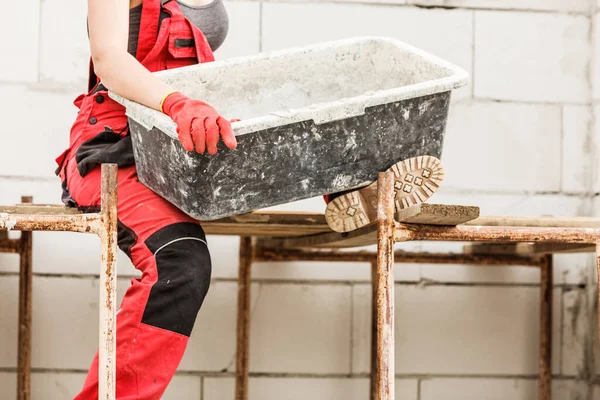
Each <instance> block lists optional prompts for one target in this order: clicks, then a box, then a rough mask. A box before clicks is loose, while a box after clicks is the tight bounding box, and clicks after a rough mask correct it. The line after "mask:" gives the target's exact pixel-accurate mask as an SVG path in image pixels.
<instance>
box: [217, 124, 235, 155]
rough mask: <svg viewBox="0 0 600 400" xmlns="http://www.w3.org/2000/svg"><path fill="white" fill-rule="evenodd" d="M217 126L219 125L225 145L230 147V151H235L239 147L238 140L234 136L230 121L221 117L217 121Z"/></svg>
mask: <svg viewBox="0 0 600 400" xmlns="http://www.w3.org/2000/svg"><path fill="white" fill-rule="evenodd" d="M217 124H218V125H219V130H220V131H221V137H222V138H223V143H225V146H227V147H229V148H230V149H235V148H236V147H237V140H236V138H235V135H234V134H233V128H231V124H230V123H229V121H227V120H226V119H225V118H222V117H219V119H217Z"/></svg>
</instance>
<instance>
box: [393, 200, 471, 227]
mask: <svg viewBox="0 0 600 400" xmlns="http://www.w3.org/2000/svg"><path fill="white" fill-rule="evenodd" d="M478 217H479V207H473V206H453V205H446V204H427V203H422V204H419V205H416V206H414V207H409V208H406V209H404V210H401V211H400V212H398V213H397V214H396V221H398V222H402V223H405V224H426V225H451V226H456V225H460V224H463V223H465V222H468V221H472V220H474V219H476V218H478Z"/></svg>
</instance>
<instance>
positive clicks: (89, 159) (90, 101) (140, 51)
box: [56, 0, 214, 186]
mask: <svg viewBox="0 0 600 400" xmlns="http://www.w3.org/2000/svg"><path fill="white" fill-rule="evenodd" d="M163 1H164V0H163ZM163 1H161V0H144V2H143V4H142V17H141V21H140V34H139V38H138V47H137V54H136V58H137V60H138V61H139V62H140V63H141V64H142V65H144V66H145V67H146V68H147V69H148V70H150V72H156V71H162V70H166V69H172V68H178V67H183V66H188V65H193V64H198V63H203V62H210V61H214V55H213V52H212V50H211V48H210V45H209V44H208V41H207V39H206V37H205V36H204V34H203V33H202V32H201V31H200V29H199V28H197V27H196V26H195V25H193V24H192V23H191V22H190V21H189V20H188V19H187V18H186V17H185V16H184V15H183V13H182V12H181V9H180V8H179V5H178V4H177V1H175V0H167V1H166V2H164V4H162V3H163ZM162 10H164V11H166V12H167V13H168V14H169V16H168V17H167V18H165V19H162V21H161V11H162ZM98 78H100V79H98ZM101 78H102V77H97V76H96V75H95V74H94V67H93V64H92V63H91V62H90V78H89V92H88V93H87V94H82V95H80V96H79V97H78V98H77V99H76V100H75V105H76V106H77V107H78V108H79V114H78V116H77V119H76V121H75V123H74V124H73V127H72V128H71V138H70V146H69V149H67V150H66V151H65V152H63V154H61V155H60V156H59V157H58V158H57V159H56V162H57V164H58V169H57V174H58V175H59V176H60V177H61V179H62V181H63V183H64V182H65V180H66V177H65V174H64V169H65V168H64V167H65V164H66V162H76V163H77V166H78V169H79V172H80V174H81V175H82V176H85V175H87V173H88V172H89V171H90V170H91V169H92V168H95V167H97V166H98V165H100V164H101V163H116V164H119V166H126V165H131V164H133V152H132V148H131V138H130V137H129V129H128V126H127V116H126V115H125V108H124V107H123V106H121V105H120V104H118V103H117V102H115V101H114V100H112V99H111V98H110V97H108V91H107V89H106V88H105V87H104V86H103V85H101V83H100V82H101ZM63 186H65V185H63Z"/></svg>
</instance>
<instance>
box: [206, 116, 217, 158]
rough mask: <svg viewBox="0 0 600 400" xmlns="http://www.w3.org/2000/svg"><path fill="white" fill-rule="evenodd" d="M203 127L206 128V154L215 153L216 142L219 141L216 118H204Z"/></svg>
mask: <svg viewBox="0 0 600 400" xmlns="http://www.w3.org/2000/svg"><path fill="white" fill-rule="evenodd" d="M204 128H205V129H206V147H207V148H208V154H216V153H217V144H218V143H219V126H218V125H217V118H216V117H208V118H206V119H205V120H204Z"/></svg>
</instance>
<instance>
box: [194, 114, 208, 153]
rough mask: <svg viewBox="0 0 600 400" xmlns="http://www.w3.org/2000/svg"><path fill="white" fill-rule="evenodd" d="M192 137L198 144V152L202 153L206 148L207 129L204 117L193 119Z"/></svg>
mask: <svg viewBox="0 0 600 400" xmlns="http://www.w3.org/2000/svg"><path fill="white" fill-rule="evenodd" d="M192 138H193V139H194V144H195V145H196V153H199V154H202V153H204V150H205V149H206V131H205V129H204V118H194V119H193V120H192Z"/></svg>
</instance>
